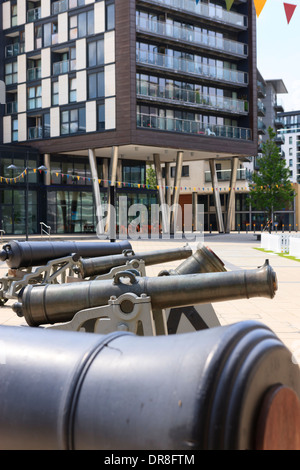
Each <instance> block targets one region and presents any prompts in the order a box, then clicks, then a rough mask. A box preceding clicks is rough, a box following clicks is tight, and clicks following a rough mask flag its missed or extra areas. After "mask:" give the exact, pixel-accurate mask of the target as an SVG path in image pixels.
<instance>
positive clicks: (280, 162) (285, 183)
mask: <svg viewBox="0 0 300 470" xmlns="http://www.w3.org/2000/svg"><path fill="white" fill-rule="evenodd" d="M268 134H269V138H268V140H267V141H266V142H265V143H264V144H263V145H262V154H263V156H262V157H261V158H259V159H258V160H257V165H258V171H257V172H254V173H253V184H252V186H251V188H250V192H249V197H248V202H250V203H251V205H252V208H254V209H256V210H261V211H262V212H264V213H265V214H266V217H267V219H268V220H273V213H274V211H278V210H282V209H284V208H285V207H286V206H288V205H289V204H290V203H291V202H292V201H293V200H294V197H295V196H296V193H295V191H294V189H293V186H292V184H291V181H290V179H289V177H290V172H289V169H288V168H287V166H286V162H285V160H284V159H283V158H282V157H281V155H280V151H279V148H278V146H277V145H276V143H275V136H276V134H275V132H274V130H273V129H272V128H271V127H269V128H268Z"/></svg>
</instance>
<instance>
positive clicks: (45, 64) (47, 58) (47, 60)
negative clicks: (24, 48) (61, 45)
mask: <svg viewBox="0 0 300 470" xmlns="http://www.w3.org/2000/svg"><path fill="white" fill-rule="evenodd" d="M41 56H42V59H41V68H42V71H41V74H42V78H46V77H50V76H51V49H50V47H47V48H46V49H42V53H41Z"/></svg>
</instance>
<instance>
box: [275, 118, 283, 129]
mask: <svg viewBox="0 0 300 470" xmlns="http://www.w3.org/2000/svg"><path fill="white" fill-rule="evenodd" d="M274 126H275V127H276V129H280V128H282V127H284V124H283V122H282V121H281V119H278V118H276V119H274Z"/></svg>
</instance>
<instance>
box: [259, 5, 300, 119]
mask: <svg viewBox="0 0 300 470" xmlns="http://www.w3.org/2000/svg"><path fill="white" fill-rule="evenodd" d="M283 3H284V2H283V0H267V2H266V4H265V6H264V8H263V10H262V12H261V14H260V16H259V17H258V18H257V67H258V70H259V71H260V73H261V74H262V76H263V77H264V79H266V80H269V79H279V78H281V79H282V80H283V82H284V84H285V86H286V88H287V90H288V94H281V95H279V96H278V98H279V101H281V102H282V103H283V106H284V110H285V111H295V110H300V0H287V2H286V3H290V4H293V5H297V7H296V9H295V11H294V14H293V16H292V19H291V21H290V23H289V24H288V23H287V19H286V15H285V11H284V6H283Z"/></svg>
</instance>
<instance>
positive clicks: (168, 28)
mask: <svg viewBox="0 0 300 470" xmlns="http://www.w3.org/2000/svg"><path fill="white" fill-rule="evenodd" d="M136 27H137V31H143V32H144V31H145V32H147V33H150V34H154V35H158V36H164V37H166V38H170V39H173V40H175V41H180V42H185V43H186V44H188V45H195V46H202V47H204V48H206V49H210V50H216V51H221V52H223V53H224V52H225V53H227V54H230V55H235V56H240V57H247V55H248V48H247V45H246V44H243V43H241V42H238V41H232V40H229V39H222V38H219V37H216V36H211V35H209V34H204V33H201V32H200V31H197V30H193V29H191V28H188V27H179V26H175V25H172V24H166V23H165V22H162V21H156V20H146V19H144V18H136Z"/></svg>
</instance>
